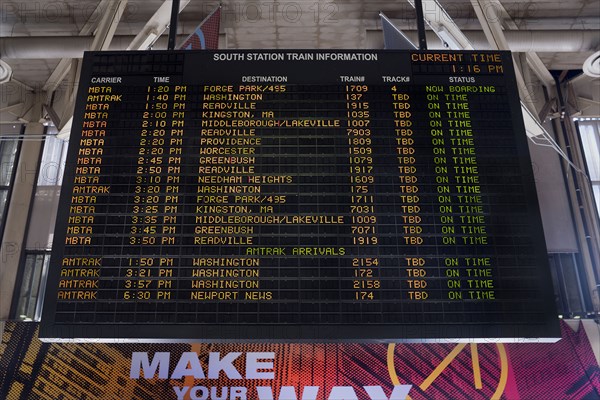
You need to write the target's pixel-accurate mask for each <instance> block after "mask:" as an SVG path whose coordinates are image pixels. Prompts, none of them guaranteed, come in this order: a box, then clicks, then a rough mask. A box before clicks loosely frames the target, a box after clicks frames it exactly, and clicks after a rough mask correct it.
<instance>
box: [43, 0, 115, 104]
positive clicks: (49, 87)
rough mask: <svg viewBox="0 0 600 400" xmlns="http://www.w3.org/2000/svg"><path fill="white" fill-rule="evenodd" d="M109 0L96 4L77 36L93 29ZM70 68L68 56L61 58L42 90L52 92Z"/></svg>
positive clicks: (89, 33)
mask: <svg viewBox="0 0 600 400" xmlns="http://www.w3.org/2000/svg"><path fill="white" fill-rule="evenodd" d="M110 1H111V0H102V1H101V2H100V3H98V5H97V6H96V9H95V10H94V11H93V12H92V14H91V15H90V17H89V18H88V20H87V21H86V23H85V24H84V25H83V27H82V28H81V30H80V31H79V36H88V35H91V34H92V33H93V31H94V27H95V26H96V21H97V20H98V15H101V14H102V10H105V9H106V8H107V7H108V3H109V2H110ZM70 68H71V59H70V58H62V59H61V60H60V61H59V63H58V65H57V66H56V68H54V71H52V74H50V77H49V78H48V79H47V80H46V83H44V86H43V87H42V90H44V91H46V92H49V93H50V92H53V91H55V90H56V88H57V87H58V85H60V83H61V82H62V81H63V79H65V76H67V73H68V72H69V69H70Z"/></svg>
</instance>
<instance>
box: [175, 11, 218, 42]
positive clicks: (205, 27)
mask: <svg viewBox="0 0 600 400" xmlns="http://www.w3.org/2000/svg"><path fill="white" fill-rule="evenodd" d="M220 24H221V7H220V6H219V7H217V9H216V10H214V11H213V12H212V13H210V14H209V15H208V17H206V18H205V19H204V21H202V22H201V23H200V25H198V27H197V28H196V30H195V31H194V33H192V34H191V35H190V36H188V37H187V39H186V40H185V41H184V42H183V44H182V45H181V46H179V49H180V50H217V49H218V48H219V26H220Z"/></svg>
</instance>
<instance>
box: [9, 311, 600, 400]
mask: <svg viewBox="0 0 600 400" xmlns="http://www.w3.org/2000/svg"><path fill="white" fill-rule="evenodd" d="M582 325H583V324H580V325H579V326H578V327H577V329H576V330H573V329H572V328H570V327H569V326H568V325H567V324H566V323H562V326H561V328H562V340H560V341H558V342H557V343H521V344H518V343H508V344H502V343H479V344H433V343H431V344H383V343H381V344H355V343H346V344H308V343H305V344H267V343H265V344H247V343H246V344H234V343H231V344H207V343H205V344H182V343H179V344H164V343H161V344H156V343H155V344H150V343H146V344H139V343H138V344H133V343H122V344H116V343H111V344H106V343H52V344H48V343H42V342H40V341H39V339H38V338H37V331H38V326H37V324H35V323H13V322H9V323H7V324H6V328H5V331H4V335H3V339H2V347H1V349H2V350H3V353H2V355H1V356H0V398H3V399H10V400H28V399H34V398H35V399H39V400H54V399H57V398H62V399H73V400H80V399H115V398H118V399H132V400H148V399H162V400H171V399H173V400H175V399H201V400H217V399H219V400H272V399H275V400H300V399H304V400H334V399H335V400H339V399H344V400H352V399H355V400H400V399H404V398H407V397H406V395H407V394H408V396H410V398H411V399H412V400H427V399H453V400H484V399H485V400H487V399H490V398H492V399H499V400H526V399H570V400H583V399H590V400H591V399H598V398H600V368H599V367H598V363H597V361H596V359H595V357H594V353H593V351H592V344H591V343H590V341H589V339H588V336H587V335H586V333H585V330H584V328H583V326H582ZM595 345H596V346H597V343H596V344H595ZM303 396H304V397H303Z"/></svg>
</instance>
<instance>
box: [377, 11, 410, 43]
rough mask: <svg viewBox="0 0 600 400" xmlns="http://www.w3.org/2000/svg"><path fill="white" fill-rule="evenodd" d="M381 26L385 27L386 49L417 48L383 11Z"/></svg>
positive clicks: (380, 14)
mask: <svg viewBox="0 0 600 400" xmlns="http://www.w3.org/2000/svg"><path fill="white" fill-rule="evenodd" d="M379 16H380V17H381V28H382V29H383V46H384V47H383V48H384V49H386V50H416V49H417V46H415V45H414V44H413V43H412V42H411V41H410V39H409V38H407V37H406V35H405V34H404V33H403V32H402V31H401V30H400V29H398V28H396V26H394V24H392V21H390V20H389V19H388V17H386V16H385V15H384V14H383V13H382V12H380V13H379Z"/></svg>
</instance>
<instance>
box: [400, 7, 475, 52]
mask: <svg viewBox="0 0 600 400" xmlns="http://www.w3.org/2000/svg"><path fill="white" fill-rule="evenodd" d="M407 1H408V3H409V4H410V5H411V6H413V7H415V2H414V1H413V0H407ZM423 16H424V17H425V22H427V24H428V25H429V26H430V27H431V29H432V30H433V31H434V32H435V34H436V35H437V36H438V37H439V38H440V40H442V41H443V42H445V43H447V41H448V37H451V38H453V40H454V41H456V45H457V46H458V47H459V48H461V49H464V50H473V45H472V44H471V42H470V41H469V39H467V37H466V36H465V35H464V34H463V33H462V31H461V30H460V28H459V27H458V25H456V23H454V21H453V20H452V17H450V15H448V13H447V12H446V10H444V8H443V7H442V6H441V5H440V4H439V3H438V2H437V1H436V0H423ZM450 45H451V43H448V47H451V46H450Z"/></svg>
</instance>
